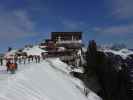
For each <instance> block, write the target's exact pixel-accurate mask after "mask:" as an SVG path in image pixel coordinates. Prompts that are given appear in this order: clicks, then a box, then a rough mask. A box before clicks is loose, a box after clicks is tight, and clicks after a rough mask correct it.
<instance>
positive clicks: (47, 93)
mask: <svg viewBox="0 0 133 100" xmlns="http://www.w3.org/2000/svg"><path fill="white" fill-rule="evenodd" d="M51 62H54V60H52V61H51ZM58 63H60V62H58V60H57V59H56V60H55V62H54V63H52V65H55V66H54V67H56V66H57V65H58ZM59 65H60V66H59V67H58V69H59V68H60V67H61V66H62V67H63V66H64V64H63V63H60V64H59ZM54 67H52V66H51V65H50V63H49V62H47V61H43V62H41V63H39V64H28V65H21V68H20V69H21V70H18V71H17V73H16V74H14V75H10V76H8V77H6V78H5V79H4V80H0V100H88V99H87V98H86V97H85V96H84V95H83V93H82V92H81V91H80V90H79V89H78V88H77V87H76V85H75V83H74V82H73V81H72V80H71V78H70V76H68V74H65V73H62V72H61V71H60V70H58V69H57V68H54ZM64 69H65V66H64ZM64 69H61V70H64ZM64 71H66V72H67V70H66V69H65V70H64ZM91 94H92V95H91ZM88 98H91V99H89V100H100V98H98V96H96V95H95V94H94V93H93V92H90V94H89V97H88Z"/></svg>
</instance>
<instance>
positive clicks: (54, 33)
mask: <svg viewBox="0 0 133 100" xmlns="http://www.w3.org/2000/svg"><path fill="white" fill-rule="evenodd" d="M51 35H82V32H52V34H51Z"/></svg>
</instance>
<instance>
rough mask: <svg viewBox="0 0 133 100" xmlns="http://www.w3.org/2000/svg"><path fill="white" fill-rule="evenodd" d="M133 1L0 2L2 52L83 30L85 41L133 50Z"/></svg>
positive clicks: (0, 47) (62, 0)
mask: <svg viewBox="0 0 133 100" xmlns="http://www.w3.org/2000/svg"><path fill="white" fill-rule="evenodd" d="M132 5H133V0H0V51H5V50H6V49H7V47H9V46H12V47H14V48H17V47H23V46H24V45H25V44H29V43H37V42H39V41H41V40H42V39H45V38H48V37H49V36H50V32H52V31H82V32H83V33H84V38H83V41H84V42H85V43H88V40H91V39H95V40H96V41H97V42H98V43H99V44H112V43H125V44H126V45H127V47H128V48H133V45H132V42H133V10H132V9H133V6H132Z"/></svg>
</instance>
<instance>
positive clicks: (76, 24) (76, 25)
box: [62, 20, 89, 31]
mask: <svg viewBox="0 0 133 100" xmlns="http://www.w3.org/2000/svg"><path fill="white" fill-rule="evenodd" d="M62 25H63V26H64V29H66V30H68V31H85V30H86V29H87V28H88V26H89V24H86V23H85V22H83V21H73V20H63V21H62Z"/></svg>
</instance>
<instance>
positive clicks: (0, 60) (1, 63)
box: [0, 57, 3, 66]
mask: <svg viewBox="0 0 133 100" xmlns="http://www.w3.org/2000/svg"><path fill="white" fill-rule="evenodd" d="M0 65H1V66H2V65H3V58H2V57H0Z"/></svg>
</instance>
